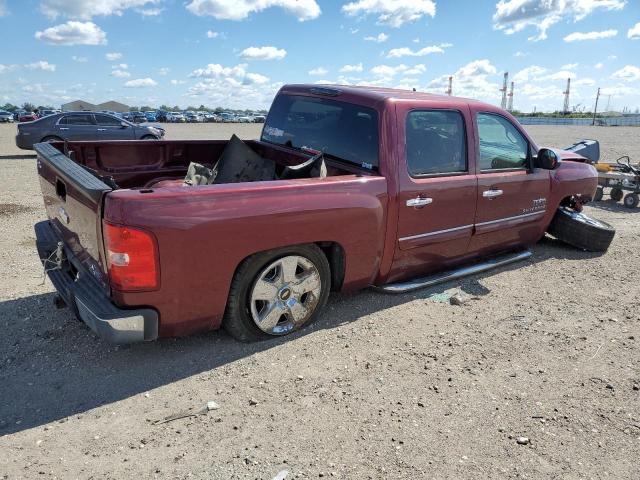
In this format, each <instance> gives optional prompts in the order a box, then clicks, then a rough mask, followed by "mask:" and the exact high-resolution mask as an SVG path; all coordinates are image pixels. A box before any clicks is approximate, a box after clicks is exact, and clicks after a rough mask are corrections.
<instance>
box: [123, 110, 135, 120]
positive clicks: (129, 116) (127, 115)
mask: <svg viewBox="0 0 640 480" xmlns="http://www.w3.org/2000/svg"><path fill="white" fill-rule="evenodd" d="M122 118H123V119H124V120H126V121H128V122H131V121H133V113H132V112H125V113H123V114H122Z"/></svg>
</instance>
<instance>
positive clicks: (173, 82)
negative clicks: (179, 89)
mask: <svg viewBox="0 0 640 480" xmlns="http://www.w3.org/2000/svg"><path fill="white" fill-rule="evenodd" d="M169 83H171V85H182V84H184V83H187V82H185V81H184V80H175V79H174V80H171V82H169Z"/></svg>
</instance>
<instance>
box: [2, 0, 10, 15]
mask: <svg viewBox="0 0 640 480" xmlns="http://www.w3.org/2000/svg"><path fill="white" fill-rule="evenodd" d="M5 15H9V10H8V9H7V3H6V2H5V0H0V17H4V16H5Z"/></svg>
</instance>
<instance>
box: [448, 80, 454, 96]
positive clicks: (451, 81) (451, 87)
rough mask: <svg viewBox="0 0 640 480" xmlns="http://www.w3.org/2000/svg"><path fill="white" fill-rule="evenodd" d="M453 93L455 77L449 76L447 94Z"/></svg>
mask: <svg viewBox="0 0 640 480" xmlns="http://www.w3.org/2000/svg"><path fill="white" fill-rule="evenodd" d="M452 93H453V77H449V88H448V89H447V95H449V96H451V94H452Z"/></svg>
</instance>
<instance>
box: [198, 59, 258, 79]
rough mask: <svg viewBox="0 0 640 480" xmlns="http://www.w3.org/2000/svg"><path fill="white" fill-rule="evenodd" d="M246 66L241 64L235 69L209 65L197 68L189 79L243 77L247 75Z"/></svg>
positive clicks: (216, 64) (214, 64)
mask: <svg viewBox="0 0 640 480" xmlns="http://www.w3.org/2000/svg"><path fill="white" fill-rule="evenodd" d="M246 68H247V64H246V63H241V64H240V65H236V66H235V67H223V66H222V65H220V64H218V63H210V64H209V65H207V66H206V67H205V68H198V69H196V70H194V71H193V72H191V74H190V75H189V76H190V77H191V78H221V77H244V76H245V75H246V73H247V70H246Z"/></svg>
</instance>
